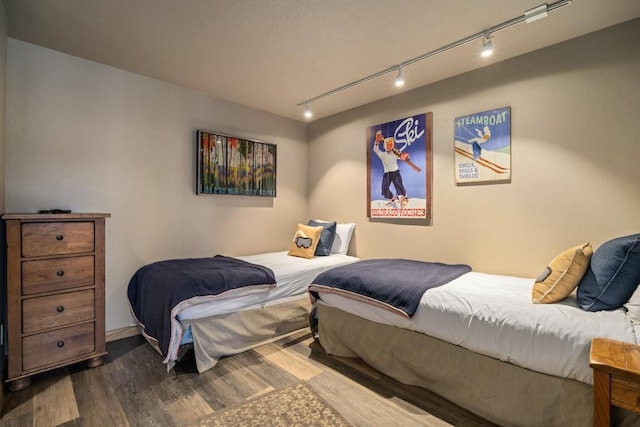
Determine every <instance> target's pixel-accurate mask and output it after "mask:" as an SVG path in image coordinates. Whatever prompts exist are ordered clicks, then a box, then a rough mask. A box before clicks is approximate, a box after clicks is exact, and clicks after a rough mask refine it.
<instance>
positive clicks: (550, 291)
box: [531, 242, 593, 304]
mask: <svg viewBox="0 0 640 427" xmlns="http://www.w3.org/2000/svg"><path fill="white" fill-rule="evenodd" d="M591 255H593V248H592V247H591V243H588V242H587V243H585V244H583V245H579V246H575V247H573V248H570V249H567V250H566V251H564V252H562V253H561V254H560V255H558V256H557V257H555V258H554V259H553V260H552V261H551V263H550V264H549V266H548V267H547V268H546V269H545V270H544V271H543V272H542V274H540V276H538V278H537V279H536V282H535V283H534V284H533V290H532V291H531V300H532V301H533V303H534V304H551V303H554V302H558V301H561V300H563V299H565V298H566V297H568V296H569V294H570V293H571V292H573V290H574V289H575V288H576V286H578V283H579V282H580V280H581V279H582V276H584V274H585V272H586V271H587V268H588V267H589V261H590V260H591Z"/></svg>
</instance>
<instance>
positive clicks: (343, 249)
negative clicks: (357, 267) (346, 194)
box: [314, 219, 356, 255]
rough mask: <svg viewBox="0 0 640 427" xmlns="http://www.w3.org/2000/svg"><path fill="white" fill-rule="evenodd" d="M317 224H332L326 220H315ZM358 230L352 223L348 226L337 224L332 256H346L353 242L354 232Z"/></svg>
mask: <svg viewBox="0 0 640 427" xmlns="http://www.w3.org/2000/svg"><path fill="white" fill-rule="evenodd" d="M314 221H316V222H332V221H327V220H324V219H314ZM355 228H356V225H355V223H353V222H350V223H347V224H340V223H339V224H336V236H335V238H334V239H333V243H332V244H331V252H330V254H332V255H333V254H341V255H346V254H347V251H348V250H349V242H351V236H352V235H353V230H354V229H355Z"/></svg>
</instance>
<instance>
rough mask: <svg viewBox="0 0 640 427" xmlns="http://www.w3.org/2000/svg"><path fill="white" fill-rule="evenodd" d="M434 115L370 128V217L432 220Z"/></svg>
mask: <svg viewBox="0 0 640 427" xmlns="http://www.w3.org/2000/svg"><path fill="white" fill-rule="evenodd" d="M431 129H432V113H425V114H419V115H416V116H411V117H406V118H403V119H399V120H394V121H392V122H387V123H382V124H379V125H375V126H371V127H369V128H367V141H366V143H367V162H368V163H367V174H368V176H367V188H368V193H369V194H368V197H367V204H368V205H367V216H368V217H369V218H395V219H430V218H431V177H432V161H431V156H432V155H431V133H432V132H431Z"/></svg>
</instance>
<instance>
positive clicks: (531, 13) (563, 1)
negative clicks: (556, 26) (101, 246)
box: [297, 0, 571, 118]
mask: <svg viewBox="0 0 640 427" xmlns="http://www.w3.org/2000/svg"><path fill="white" fill-rule="evenodd" d="M570 4H571V0H560V1H557V2H555V3H552V4H550V5H547V4H542V5H540V6H537V7H534V8H533V9H530V10H527V11H526V12H525V13H524V14H523V15H520V16H518V17H515V18H513V19H509V20H508V21H504V22H502V23H500V24H498V25H494V26H493V27H491V28H488V29H486V30H483V31H480V32H478V33H475V34H472V35H470V36H467V37H465V38H463V39H460V40H457V41H455V42H453V43H449V44H447V45H445V46H442V47H440V48H438V49H435V50H432V51H430V52H427V53H424V54H422V55H420V56H416V57H415V58H412V59H409V60H407V61H404V62H402V63H400V64H397V65H393V66H391V67H389V68H385V69H384V70H381V71H378V72H377V73H374V74H371V75H369V76H366V77H363V78H361V79H359V80H356V81H353V82H351V83H347V84H346V85H344V86H340V87H337V88H335V89H333V90H330V91H328V92H325V93H323V94H320V95H318V96H314V97H313V98H309V99H306V100H304V101H302V102H300V103H299V104H297V106H298V107H300V106H304V112H305V117H307V118H310V117H311V107H310V105H311V104H312V103H314V102H316V101H318V100H320V99H323V98H326V97H328V96H331V95H334V94H336V93H338V92H342V91H344V90H347V89H350V88H352V87H354V86H359V85H361V84H363V83H366V82H368V81H370V80H373V79H377V78H378V77H381V76H384V75H385V74H388V73H392V72H394V71H395V72H397V73H398V76H397V78H396V86H399V87H400V86H402V85H403V84H404V75H403V73H402V70H403V68H405V67H406V66H408V65H411V64H415V63H416V62H420V61H424V60H425V59H428V58H431V57H432V56H436V55H439V54H441V53H443V52H446V51H448V50H451V49H454V48H456V47H458V46H462V45H465V44H467V43H470V42H472V41H474V40H477V39H480V38H481V39H483V52H485V51H486V50H487V45H488V47H492V46H491V44H492V43H491V39H492V38H493V34H495V33H497V32H498V31H501V30H504V29H506V28H509V27H511V26H513V25H516V24H520V23H521V22H526V23H531V22H534V21H537V20H539V19H542V18H545V17H546V16H548V15H549V13H551V12H553V11H554V10H557V9H559V8H561V7H564V6H568V5H570ZM400 81H402V84H398V83H399V82H400Z"/></svg>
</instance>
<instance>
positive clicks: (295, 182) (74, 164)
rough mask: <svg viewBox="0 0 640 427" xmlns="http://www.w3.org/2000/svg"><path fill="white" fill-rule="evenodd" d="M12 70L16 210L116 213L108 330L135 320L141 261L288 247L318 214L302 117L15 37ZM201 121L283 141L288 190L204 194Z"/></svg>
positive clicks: (10, 191) (281, 166) (10, 128)
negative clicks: (198, 176)
mask: <svg viewBox="0 0 640 427" xmlns="http://www.w3.org/2000/svg"><path fill="white" fill-rule="evenodd" d="M0 68H1V67H0ZM7 73H8V84H7V106H8V110H7V138H6V209H5V211H6V212H36V211H37V210H39V209H46V208H53V207H60V208H69V209H72V210H73V211H76V212H109V213H111V215H112V217H111V218H110V219H108V220H107V231H106V248H107V249H106V322H107V323H106V325H107V331H110V330H114V329H118V328H121V327H124V326H128V325H131V324H132V319H131V316H130V313H129V308H128V304H127V300H126V287H127V283H128V281H129V279H130V277H131V275H132V274H133V273H134V272H135V270H136V269H137V268H139V267H140V266H142V265H144V264H146V263H149V262H152V261H156V260H161V259H170V258H182V257H205V256H212V255H215V254H218V253H221V254H225V255H241V254H251V253H257V252H265V251H272V250H284V249H287V248H288V244H289V238H290V236H292V235H293V232H294V229H295V224H296V223H297V222H300V221H306V220H307V154H308V148H307V143H306V127H305V125H304V124H303V123H301V122H297V121H294V120H290V119H285V118H282V117H279V116H274V115H271V114H267V113H264V112H260V111H257V110H254V109H250V108H247V107H243V106H240V105H237V104H232V103H229V102H224V101H221V100H217V99H214V98H211V97H208V96H204V95H202V94H200V93H196V92H193V91H190V90H186V89H183V88H180V87H177V86H173V85H170V84H166V83H163V82H160V81H157V80H153V79H149V78H146V77H142V76H139V75H136V74H132V73H129V72H126V71H122V70H118V69H114V68H111V67H107V66H103V65H100V64H97V63H94V62H90V61H86V60H83V59H80V58H77V57H73V56H69V55H65V54H62V53H59V52H55V51H52V50H48V49H44V48H41V47H38V46H35V45H32V44H28V43H24V42H21V41H18V40H15V39H9V42H8V67H7ZM211 78H215V75H214V74H212V76H211ZM0 117H2V116H1V115H0ZM196 129H203V130H212V131H217V132H222V133H226V134H231V135H234V136H239V137H243V138H248V139H257V140H261V141H265V142H270V143H275V144H277V146H278V159H277V169H278V176H277V180H278V182H277V197H276V198H266V197H265V198H263V197H247V196H226V195H196V194H195V192H194V188H195V167H194V165H195V134H194V132H195V131H196Z"/></svg>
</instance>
